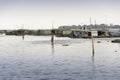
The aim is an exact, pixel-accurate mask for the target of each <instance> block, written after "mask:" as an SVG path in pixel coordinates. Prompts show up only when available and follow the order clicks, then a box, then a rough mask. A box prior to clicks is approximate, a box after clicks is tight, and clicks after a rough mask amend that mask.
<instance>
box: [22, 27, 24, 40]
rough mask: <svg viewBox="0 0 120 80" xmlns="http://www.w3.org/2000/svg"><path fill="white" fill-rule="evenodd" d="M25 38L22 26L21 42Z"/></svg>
mask: <svg viewBox="0 0 120 80" xmlns="http://www.w3.org/2000/svg"><path fill="white" fill-rule="evenodd" d="M24 38H25V30H24V25H23V28H22V40H24Z"/></svg>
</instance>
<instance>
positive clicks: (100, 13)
mask: <svg viewBox="0 0 120 80" xmlns="http://www.w3.org/2000/svg"><path fill="white" fill-rule="evenodd" d="M119 4H120V0H0V29H21V28H25V29H51V28H52V24H53V26H54V28H58V27H59V26H63V25H84V24H90V17H91V23H92V24H95V20H96V23H97V24H102V23H105V24H107V25H109V24H118V25H119V24H120V10H119V9H120V5H119Z"/></svg>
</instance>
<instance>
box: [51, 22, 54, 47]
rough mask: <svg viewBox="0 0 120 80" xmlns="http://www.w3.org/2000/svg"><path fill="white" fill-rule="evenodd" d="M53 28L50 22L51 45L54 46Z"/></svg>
mask: <svg viewBox="0 0 120 80" xmlns="http://www.w3.org/2000/svg"><path fill="white" fill-rule="evenodd" d="M53 28H54V26H53V22H52V30H51V35H52V36H51V44H52V45H53V46H54V30H53Z"/></svg>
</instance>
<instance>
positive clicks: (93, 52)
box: [90, 17, 95, 58]
mask: <svg viewBox="0 0 120 80" xmlns="http://www.w3.org/2000/svg"><path fill="white" fill-rule="evenodd" d="M90 27H91V30H90V31H91V40H92V58H94V54H95V51H94V37H93V35H92V26H91V17H90Z"/></svg>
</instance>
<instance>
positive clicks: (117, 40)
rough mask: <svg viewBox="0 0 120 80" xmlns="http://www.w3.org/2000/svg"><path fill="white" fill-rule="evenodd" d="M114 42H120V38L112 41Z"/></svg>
mask: <svg viewBox="0 0 120 80" xmlns="http://www.w3.org/2000/svg"><path fill="white" fill-rule="evenodd" d="M111 42H112V43H120V39H115V40H112V41H111Z"/></svg>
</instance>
